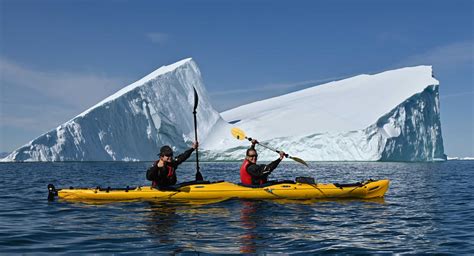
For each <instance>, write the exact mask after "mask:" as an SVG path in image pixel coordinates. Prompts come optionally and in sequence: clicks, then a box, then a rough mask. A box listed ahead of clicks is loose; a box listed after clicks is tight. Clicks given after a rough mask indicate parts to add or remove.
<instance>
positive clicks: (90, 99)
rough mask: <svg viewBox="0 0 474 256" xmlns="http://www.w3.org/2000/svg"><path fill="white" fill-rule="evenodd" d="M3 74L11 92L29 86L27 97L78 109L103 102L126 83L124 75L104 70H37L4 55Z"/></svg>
mask: <svg viewBox="0 0 474 256" xmlns="http://www.w3.org/2000/svg"><path fill="white" fill-rule="evenodd" d="M0 74H1V76H0V82H1V83H2V86H3V87H4V90H6V91H7V93H8V92H10V91H17V90H20V89H25V90H24V91H22V94H24V95H25V96H27V95H29V94H34V97H45V98H48V99H53V100H54V101H55V102H57V103H67V104H68V105H71V106H73V107H77V108H84V107H87V106H89V105H92V104H94V103H96V102H98V101H100V100H101V99H102V98H105V97H106V96H108V95H109V94H112V93H113V92H115V91H117V90H118V89H120V88H122V87H123V86H124V85H125V84H124V83H125V82H126V79H124V78H117V77H109V76H107V75H105V74H100V73H99V74H94V73H74V72H57V71H41V70H35V69H31V68H28V67H25V66H22V65H19V64H16V63H14V62H11V61H9V60H6V59H2V58H0ZM2 100H4V99H2ZM25 103H27V102H23V103H22V104H25ZM51 103H53V102H51Z"/></svg>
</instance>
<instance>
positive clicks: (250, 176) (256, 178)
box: [240, 140, 285, 185]
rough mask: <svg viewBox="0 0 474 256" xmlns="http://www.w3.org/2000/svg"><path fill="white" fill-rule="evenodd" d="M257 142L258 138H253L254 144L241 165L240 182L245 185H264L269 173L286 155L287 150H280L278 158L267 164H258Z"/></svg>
mask: <svg viewBox="0 0 474 256" xmlns="http://www.w3.org/2000/svg"><path fill="white" fill-rule="evenodd" d="M257 143H258V141H257V140H252V146H250V148H249V149H247V152H246V156H245V160H244V162H243V163H242V166H241V167H240V182H241V183H242V184H244V185H262V184H264V183H266V182H267V179H268V175H270V173H271V172H272V171H273V170H275V168H277V166H278V164H279V163H280V162H281V160H282V159H283V157H285V152H283V151H280V157H279V158H278V159H277V160H275V161H273V162H271V163H269V164H267V165H265V164H257V158H258V154H257V150H255V144H257Z"/></svg>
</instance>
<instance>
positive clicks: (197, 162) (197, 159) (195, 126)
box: [193, 87, 204, 181]
mask: <svg viewBox="0 0 474 256" xmlns="http://www.w3.org/2000/svg"><path fill="white" fill-rule="evenodd" d="M193 89H194V111H193V115H194V138H195V141H196V143H198V133H197V120H196V113H197V112H196V109H197V107H198V102H199V97H198V94H197V92H196V88H194V87H193ZM198 147H199V146H198ZM198 147H196V180H199V181H201V180H204V178H203V177H202V174H201V172H200V171H199V153H198Z"/></svg>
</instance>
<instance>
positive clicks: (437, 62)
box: [399, 41, 474, 68]
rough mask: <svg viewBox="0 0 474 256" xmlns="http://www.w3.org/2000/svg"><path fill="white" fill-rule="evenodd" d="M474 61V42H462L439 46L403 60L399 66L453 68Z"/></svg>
mask: <svg viewBox="0 0 474 256" xmlns="http://www.w3.org/2000/svg"><path fill="white" fill-rule="evenodd" d="M473 60H474V42H473V41H463V42H456V43H451V44H448V45H443V46H439V47H436V48H433V49H431V50H430V51H427V52H425V53H421V54H417V55H414V56H411V57H409V58H407V59H405V60H404V61H403V62H401V63H400V64H399V65H401V66H409V65H421V64H425V65H433V66H435V67H436V68H455V67H456V66H459V65H461V64H464V63H466V62H472V61H473Z"/></svg>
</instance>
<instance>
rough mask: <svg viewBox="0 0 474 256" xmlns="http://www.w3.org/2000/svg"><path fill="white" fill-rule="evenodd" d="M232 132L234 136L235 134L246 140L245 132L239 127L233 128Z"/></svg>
mask: <svg viewBox="0 0 474 256" xmlns="http://www.w3.org/2000/svg"><path fill="white" fill-rule="evenodd" d="M230 132H231V133H232V136H234V137H235V138H236V139H238V140H244V139H245V138H246V137H245V132H244V131H242V130H241V129H239V128H237V127H234V128H232V129H231V130H230Z"/></svg>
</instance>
